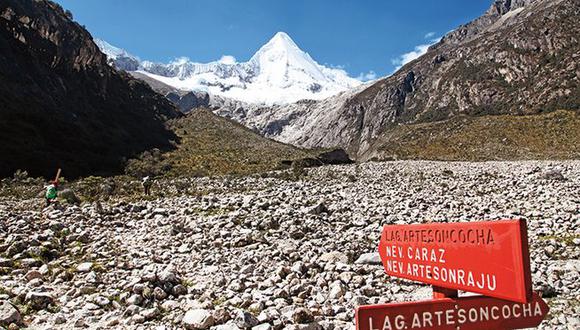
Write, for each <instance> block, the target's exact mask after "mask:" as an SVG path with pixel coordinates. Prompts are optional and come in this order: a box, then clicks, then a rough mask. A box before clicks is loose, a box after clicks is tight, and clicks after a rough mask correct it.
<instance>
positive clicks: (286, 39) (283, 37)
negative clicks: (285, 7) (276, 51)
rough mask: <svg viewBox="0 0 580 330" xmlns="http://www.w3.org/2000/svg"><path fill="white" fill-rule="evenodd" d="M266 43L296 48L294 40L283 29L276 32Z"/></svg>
mask: <svg viewBox="0 0 580 330" xmlns="http://www.w3.org/2000/svg"><path fill="white" fill-rule="evenodd" d="M267 44H276V45H279V46H280V45H281V46H284V47H285V48H298V46H297V45H296V43H295V42H294V40H292V38H290V36H289V35H288V34H287V33H286V32H283V31H280V32H277V33H276V34H275V35H274V36H273V37H272V39H270V41H269V42H268V43H267Z"/></svg>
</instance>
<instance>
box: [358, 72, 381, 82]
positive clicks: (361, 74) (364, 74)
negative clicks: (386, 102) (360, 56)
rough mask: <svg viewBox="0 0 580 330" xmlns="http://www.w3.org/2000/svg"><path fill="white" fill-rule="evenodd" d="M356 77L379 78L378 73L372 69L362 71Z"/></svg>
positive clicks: (361, 78) (360, 78) (364, 78)
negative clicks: (365, 71)
mask: <svg viewBox="0 0 580 330" xmlns="http://www.w3.org/2000/svg"><path fill="white" fill-rule="evenodd" d="M355 79H357V80H360V81H369V80H375V79H377V74H376V72H374V71H373V70H370V71H369V72H367V73H364V72H361V73H360V74H359V75H358V76H357V77H356V78H355Z"/></svg>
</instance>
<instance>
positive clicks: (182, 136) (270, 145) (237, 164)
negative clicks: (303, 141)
mask: <svg viewBox="0 0 580 330" xmlns="http://www.w3.org/2000/svg"><path fill="white" fill-rule="evenodd" d="M168 126H169V127H170V128H171V129H172V130H173V131H174V132H175V134H176V135H177V136H178V137H179V140H180V143H179V145H178V146H177V148H176V149H175V150H174V151H171V152H169V153H167V154H166V155H165V159H166V161H167V162H168V163H170V164H172V173H173V174H175V175H208V174H211V175H220V174H251V173H257V172H263V171H267V170H273V169H276V168H279V167H280V165H281V163H282V161H284V160H294V159H302V158H306V157H311V156H312V155H313V152H311V151H305V150H302V149H299V148H296V147H293V146H289V145H286V144H282V143H280V142H276V141H273V140H270V139H266V138H264V137H262V136H261V135H259V134H257V133H255V132H253V131H251V130H249V129H248V128H246V127H244V126H242V125H240V124H238V123H236V122H234V121H232V120H229V119H226V118H222V117H219V116H217V115H215V114H213V113H212V112H210V111H208V110H206V109H201V108H200V109H196V110H194V111H192V112H190V113H189V114H187V115H186V116H184V117H183V118H179V119H174V120H170V121H169V122H168Z"/></svg>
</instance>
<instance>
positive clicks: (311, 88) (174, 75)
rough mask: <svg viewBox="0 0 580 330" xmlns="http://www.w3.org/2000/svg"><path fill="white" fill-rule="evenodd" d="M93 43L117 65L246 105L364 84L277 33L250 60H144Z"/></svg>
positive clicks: (290, 99)
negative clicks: (326, 64) (162, 61)
mask: <svg viewBox="0 0 580 330" xmlns="http://www.w3.org/2000/svg"><path fill="white" fill-rule="evenodd" d="M95 41H96V43H97V45H98V46H99V47H100V48H101V50H102V51H103V53H105V54H106V55H107V57H108V58H109V61H110V62H111V64H113V65H115V66H116V67H117V68H118V69H122V70H125V71H138V72H140V73H142V74H145V75H147V76H148V77H150V78H153V79H155V80H157V81H159V82H162V83H164V84H166V85H169V86H172V87H174V88H176V89H179V90H184V91H206V92H208V93H209V94H210V95H217V96H221V97H226V98H231V99H235V100H239V101H243V102H247V103H259V104H268V105H271V104H288V103H293V102H296V101H298V100H303V99H310V100H320V99H324V98H327V97H329V96H332V95H335V94H338V93H340V92H342V91H345V90H348V89H350V88H353V87H356V86H358V85H360V84H361V82H360V81H358V80H356V79H354V78H351V77H349V76H348V74H347V73H346V72H345V71H344V70H341V69H336V68H329V67H326V66H323V65H320V64H318V63H317V62H316V61H315V60H313V59H312V57H310V55H309V54H308V53H306V52H304V51H302V50H301V49H300V48H299V47H298V46H297V45H296V43H295V42H294V41H293V40H292V39H291V38H290V36H288V34H286V33H284V32H278V33H276V35H274V37H273V38H272V39H271V40H270V41H268V43H266V44H265V45H264V46H262V47H261V48H260V49H259V50H258V51H257V52H256V53H255V54H254V56H252V58H251V59H250V60H249V61H247V62H241V63H238V62H235V60H233V59H231V58H228V57H226V58H225V59H222V60H219V61H214V62H210V63H195V62H191V61H189V60H188V59H185V58H183V59H178V60H175V61H173V62H171V63H168V64H162V63H153V62H149V61H140V60H139V59H138V58H137V57H135V56H133V55H131V54H129V53H127V52H126V51H124V50H123V49H120V48H117V47H114V46H111V45H110V44H108V43H106V42H105V41H102V40H95Z"/></svg>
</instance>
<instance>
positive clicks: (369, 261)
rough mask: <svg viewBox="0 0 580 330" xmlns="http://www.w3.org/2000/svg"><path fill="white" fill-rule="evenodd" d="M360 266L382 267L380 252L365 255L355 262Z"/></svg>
mask: <svg viewBox="0 0 580 330" xmlns="http://www.w3.org/2000/svg"><path fill="white" fill-rule="evenodd" d="M354 263H355V264H358V265H381V264H382V261H381V256H380V255H379V253H378V252H371V253H363V254H361V255H360V256H359V257H358V259H356V261H355V262H354Z"/></svg>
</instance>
